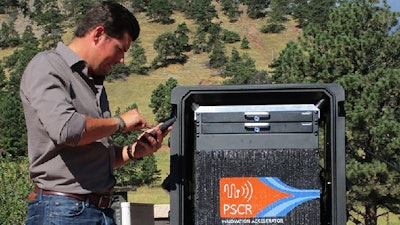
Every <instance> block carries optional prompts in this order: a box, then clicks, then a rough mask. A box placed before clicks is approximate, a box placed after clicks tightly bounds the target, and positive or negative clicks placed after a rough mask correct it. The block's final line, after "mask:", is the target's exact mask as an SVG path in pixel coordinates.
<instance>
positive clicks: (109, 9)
mask: <svg viewBox="0 0 400 225" xmlns="http://www.w3.org/2000/svg"><path fill="white" fill-rule="evenodd" d="M139 30H140V28H139V24H138V22H137V20H136V18H135V17H134V16H133V15H132V14H131V13H130V12H129V11H128V10H127V9H126V8H124V7H123V6H121V5H119V4H118V3H112V2H101V3H98V4H96V5H95V6H94V7H93V8H92V9H91V10H89V11H88V12H87V14H86V15H85V17H84V18H83V19H82V21H81V23H80V24H79V25H78V27H77V29H76V31H75V36H74V38H73V40H72V41H71V42H70V44H69V45H68V46H66V45H64V44H63V43H61V42H60V43H58V46H57V48H56V50H55V51H45V52H42V53H39V54H38V55H36V56H35V57H34V58H33V59H32V60H31V62H30V63H29V64H28V66H27V68H26V70H25V72H24V74H23V76H22V80H21V86H20V96H21V100H22V103H23V107H24V113H25V119H26V125H27V129H28V156H29V162H30V177H31V178H32V180H33V182H34V184H35V189H34V191H33V192H32V193H31V194H30V195H29V196H30V198H29V199H30V202H29V205H28V218H27V221H26V224H114V221H113V210H112V209H110V205H111V193H112V190H113V186H114V185H115V178H114V175H113V172H112V170H113V168H115V167H118V166H121V165H123V164H125V163H127V162H129V161H130V160H135V159H139V158H142V157H144V156H147V155H150V154H153V153H154V152H155V151H157V149H159V148H160V147H161V143H162V141H163V138H164V137H165V135H167V134H168V132H169V131H170V130H171V128H169V129H168V130H167V131H166V132H164V133H162V132H161V131H160V129H159V126H156V127H155V128H153V129H148V130H147V131H146V132H144V133H143V134H142V135H141V136H140V138H139V140H138V141H134V140H132V141H134V142H133V143H132V144H131V145H129V146H124V147H117V146H114V145H113V141H112V138H111V137H110V136H111V135H112V134H114V133H118V132H128V131H132V130H141V129H143V128H149V127H148V124H147V122H146V120H145V119H144V118H143V117H142V116H141V115H140V113H139V112H138V111H137V110H130V111H128V112H126V113H124V114H122V115H121V116H120V117H114V118H111V113H110V110H109V105H108V100H107V96H106V93H105V90H104V86H103V81H104V78H105V75H106V74H107V73H108V72H109V71H110V70H111V69H112V67H113V66H114V65H116V64H117V63H124V53H125V52H126V51H127V50H128V49H129V47H130V44H131V42H132V41H134V40H136V39H137V38H138V36H139ZM150 132H151V133H152V135H151V134H149V133H150Z"/></svg>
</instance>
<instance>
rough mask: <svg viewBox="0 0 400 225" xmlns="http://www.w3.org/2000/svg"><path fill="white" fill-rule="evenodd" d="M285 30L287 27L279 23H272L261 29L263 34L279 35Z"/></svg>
mask: <svg viewBox="0 0 400 225" xmlns="http://www.w3.org/2000/svg"><path fill="white" fill-rule="evenodd" d="M283 30H285V26H283V25H282V24H277V23H270V24H267V25H265V26H263V27H262V28H261V32H263V33H279V32H281V31H283Z"/></svg>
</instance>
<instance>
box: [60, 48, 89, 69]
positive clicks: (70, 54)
mask: <svg viewBox="0 0 400 225" xmlns="http://www.w3.org/2000/svg"><path fill="white" fill-rule="evenodd" d="M56 52H58V53H59V54H60V55H61V56H62V57H63V58H64V60H65V61H66V62H67V64H68V66H69V67H70V68H77V67H78V68H82V70H81V72H82V73H83V74H85V75H86V76H88V68H87V64H86V62H85V61H84V60H83V59H82V58H81V57H80V56H79V55H78V54H76V53H75V52H74V51H72V50H71V49H70V48H69V47H68V46H66V45H65V44H64V43H62V42H58V43H57V47H56Z"/></svg>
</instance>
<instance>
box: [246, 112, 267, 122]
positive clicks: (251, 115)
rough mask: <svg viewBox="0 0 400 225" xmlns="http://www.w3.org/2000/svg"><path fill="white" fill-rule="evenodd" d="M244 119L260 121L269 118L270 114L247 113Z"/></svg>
mask: <svg viewBox="0 0 400 225" xmlns="http://www.w3.org/2000/svg"><path fill="white" fill-rule="evenodd" d="M244 117H245V118H248V119H249V118H250V119H253V120H254V121H260V118H269V112H245V113H244Z"/></svg>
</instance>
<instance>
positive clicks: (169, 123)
mask: <svg viewBox="0 0 400 225" xmlns="http://www.w3.org/2000/svg"><path fill="white" fill-rule="evenodd" d="M175 120H176V117H174V116H173V117H170V118H169V119H167V120H166V121H165V122H164V123H163V124H161V126H160V130H161V132H162V133H164V132H165V131H166V130H167V129H168V127H170V126H172V124H174V122H175ZM148 134H149V135H151V136H152V137H153V138H154V139H156V140H157V135H156V134H155V133H153V132H149V133H148ZM140 140H141V141H143V142H145V143H148V144H149V141H148V140H147V139H146V138H145V136H142V137H141V138H140Z"/></svg>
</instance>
